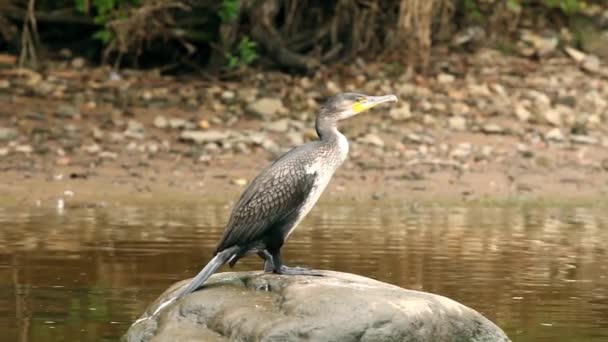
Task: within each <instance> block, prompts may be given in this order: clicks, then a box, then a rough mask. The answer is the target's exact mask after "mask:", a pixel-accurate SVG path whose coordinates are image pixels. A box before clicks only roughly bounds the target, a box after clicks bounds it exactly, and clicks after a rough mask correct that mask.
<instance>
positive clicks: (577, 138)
mask: <svg viewBox="0 0 608 342" xmlns="http://www.w3.org/2000/svg"><path fill="white" fill-rule="evenodd" d="M570 141H572V142H573V143H576V144H583V145H595V144H597V143H598V142H599V140H598V139H596V138H594V137H591V136H588V135H580V134H572V135H570Z"/></svg>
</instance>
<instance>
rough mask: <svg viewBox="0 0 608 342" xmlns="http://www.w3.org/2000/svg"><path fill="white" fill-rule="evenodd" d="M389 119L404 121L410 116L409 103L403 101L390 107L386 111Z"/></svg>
mask: <svg viewBox="0 0 608 342" xmlns="http://www.w3.org/2000/svg"><path fill="white" fill-rule="evenodd" d="M388 115H389V116H390V117H391V119H393V120H395V121H406V120H409V119H411V118H412V112H411V110H410V104H409V103H407V102H403V104H402V105H401V106H399V107H395V108H391V109H390V110H389V112H388Z"/></svg>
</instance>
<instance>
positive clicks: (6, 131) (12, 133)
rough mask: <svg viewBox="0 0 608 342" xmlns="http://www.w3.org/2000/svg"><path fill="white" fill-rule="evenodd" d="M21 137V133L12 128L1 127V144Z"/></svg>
mask: <svg viewBox="0 0 608 342" xmlns="http://www.w3.org/2000/svg"><path fill="white" fill-rule="evenodd" d="M17 137H19V131H18V130H16V129H14V128H11V127H0V142H9V141H12V140H15V139H17Z"/></svg>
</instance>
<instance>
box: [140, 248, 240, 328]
mask: <svg viewBox="0 0 608 342" xmlns="http://www.w3.org/2000/svg"><path fill="white" fill-rule="evenodd" d="M237 252H238V247H236V246H235V247H232V248H227V249H225V250H223V251H221V252H219V253H217V254H216V255H215V256H214V257H213V259H211V261H209V262H208V263H207V265H205V267H204V268H203V269H202V270H201V271H200V272H198V274H197V275H196V277H194V278H192V280H190V283H188V285H186V286H185V287H183V288H181V289H179V290H177V292H176V293H174V294H173V295H172V296H171V298H169V299H168V300H166V301H164V302H163V303H161V304H160V305H159V306H158V308H156V310H154V312H153V313H152V316H154V315H156V314H157V313H158V312H159V311H161V310H162V309H163V308H164V307H165V306H167V305H169V304H171V303H173V302H174V301H176V300H177V299H179V298H181V297H183V296H185V295H187V294H189V293H191V292H194V291H196V289H198V288H199V287H200V286H201V285H203V283H204V282H205V281H207V279H209V277H211V275H213V273H215V271H217V269H218V268H220V267H221V266H222V265H223V264H225V263H226V262H227V261H229V260H230V259H231V258H232V257H233V256H235V255H236V254H237Z"/></svg>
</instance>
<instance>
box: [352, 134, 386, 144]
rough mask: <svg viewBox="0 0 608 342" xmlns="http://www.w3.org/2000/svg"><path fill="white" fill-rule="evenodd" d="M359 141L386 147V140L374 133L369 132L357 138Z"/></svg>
mask: <svg viewBox="0 0 608 342" xmlns="http://www.w3.org/2000/svg"><path fill="white" fill-rule="evenodd" d="M357 141H358V142H359V143H362V144H366V145H371V146H376V147H384V140H382V138H380V137H379V136H377V135H376V134H373V133H368V134H366V135H364V136H363V137H360V138H358V139H357Z"/></svg>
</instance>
